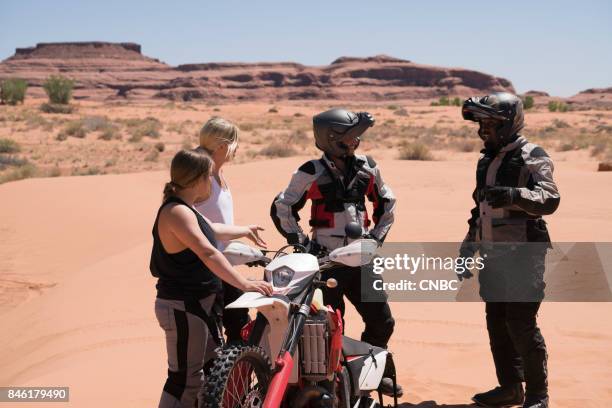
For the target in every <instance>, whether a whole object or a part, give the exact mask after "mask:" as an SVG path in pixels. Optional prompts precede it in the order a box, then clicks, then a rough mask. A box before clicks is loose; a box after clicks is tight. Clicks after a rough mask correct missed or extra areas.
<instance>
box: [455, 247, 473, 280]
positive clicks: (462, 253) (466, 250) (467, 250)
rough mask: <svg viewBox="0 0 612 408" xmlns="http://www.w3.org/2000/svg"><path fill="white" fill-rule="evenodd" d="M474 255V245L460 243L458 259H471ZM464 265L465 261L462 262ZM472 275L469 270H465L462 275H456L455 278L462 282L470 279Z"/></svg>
mask: <svg viewBox="0 0 612 408" xmlns="http://www.w3.org/2000/svg"><path fill="white" fill-rule="evenodd" d="M475 253H476V244H475V242H473V241H463V242H462V243H461V247H460V248H459V258H472V257H473V256H474V254H475ZM463 265H465V261H464V262H463ZM472 276H474V274H473V273H472V272H471V271H470V270H469V269H467V268H466V269H465V270H464V271H463V273H461V274H459V273H458V274H457V278H459V281H460V282H461V281H463V280H464V279H470V278H471V277H472Z"/></svg>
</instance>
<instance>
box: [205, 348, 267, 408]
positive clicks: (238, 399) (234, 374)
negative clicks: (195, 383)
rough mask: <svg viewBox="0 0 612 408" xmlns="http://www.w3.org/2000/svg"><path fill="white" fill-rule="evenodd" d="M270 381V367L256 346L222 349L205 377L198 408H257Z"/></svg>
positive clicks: (261, 403) (260, 349) (264, 354)
mask: <svg viewBox="0 0 612 408" xmlns="http://www.w3.org/2000/svg"><path fill="white" fill-rule="evenodd" d="M271 377H272V366H271V364H270V359H269V358H268V356H267V355H266V353H265V351H264V350H263V349H262V348H261V347H258V346H250V345H249V346H232V347H229V348H227V349H224V350H223V351H222V352H221V353H220V354H219V356H218V357H217V358H216V359H215V361H214V363H213V365H212V367H211V368H210V370H209V371H208V373H207V376H206V382H205V383H204V385H203V386H202V390H201V393H200V403H199V408H259V407H261V406H262V405H263V401H264V399H265V397H266V392H267V390H268V385H269V384H270V379H271Z"/></svg>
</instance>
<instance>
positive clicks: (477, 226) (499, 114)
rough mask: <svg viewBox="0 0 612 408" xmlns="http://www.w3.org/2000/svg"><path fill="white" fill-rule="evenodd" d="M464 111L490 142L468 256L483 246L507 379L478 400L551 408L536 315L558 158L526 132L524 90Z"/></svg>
mask: <svg viewBox="0 0 612 408" xmlns="http://www.w3.org/2000/svg"><path fill="white" fill-rule="evenodd" d="M462 114H463V118H464V119H465V120H470V121H474V122H477V123H478V124H479V130H478V135H479V136H480V138H481V139H482V140H483V141H484V147H485V148H484V149H483V150H482V152H481V153H482V154H481V156H480V159H479V160H478V165H477V168H476V189H475V190H474V193H473V195H472V197H473V199H474V203H475V207H474V208H473V209H472V211H471V214H472V216H471V218H470V219H469V220H468V224H469V231H468V233H467V235H466V237H465V239H464V241H463V244H462V245H461V249H460V256H462V257H472V256H473V255H474V253H475V252H476V251H480V255H481V256H484V257H485V261H484V263H485V267H484V268H483V269H482V270H481V271H480V273H479V283H480V296H481V297H482V299H483V300H484V301H485V302H486V321H487V330H488V332H489V339H490V344H491V352H492V354H493V361H494V363H495V369H496V373H497V379H498V381H499V384H500V386H499V387H497V388H495V389H493V390H491V391H488V392H484V393H481V394H476V395H475V396H474V397H473V400H474V401H475V402H476V403H477V404H479V405H484V406H491V407H497V406H500V407H501V406H507V405H515V404H522V403H524V405H523V407H528V408H546V407H548V382H547V365H546V363H547V352H546V344H545V342H544V338H543V337H542V334H541V332H540V329H539V328H538V326H537V322H536V316H537V313H538V310H539V308H540V303H541V301H542V299H543V298H544V287H545V283H544V269H545V267H544V261H545V257H546V251H547V250H548V249H549V248H550V247H551V245H550V237H549V235H548V231H547V228H546V223H545V222H544V220H543V219H542V216H543V215H549V214H552V213H553V212H554V211H555V210H556V209H557V207H558V205H559V201H560V196H559V192H558V190H557V186H556V184H555V182H554V181H553V177H552V174H553V162H552V160H551V159H550V157H548V155H547V154H546V152H545V151H544V150H543V149H542V148H541V147H539V146H537V145H535V144H533V143H529V142H528V141H527V140H526V139H525V138H524V137H523V136H521V134H520V133H519V132H520V131H521V129H522V128H523V126H524V116H523V104H522V101H521V100H520V99H519V98H518V97H517V96H515V95H512V94H509V93H503V92H500V93H493V94H491V95H488V96H485V97H472V98H469V99H467V100H466V101H465V102H464V104H463V108H462ZM471 276H472V275H471V274H470V273H468V274H464V275H463V276H460V278H462V277H463V278H469V277H471ZM522 382H525V383H526V389H525V391H523V385H522Z"/></svg>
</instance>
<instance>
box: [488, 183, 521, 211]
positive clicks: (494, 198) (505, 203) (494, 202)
mask: <svg viewBox="0 0 612 408" xmlns="http://www.w3.org/2000/svg"><path fill="white" fill-rule="evenodd" d="M519 197H520V194H519V191H518V190H517V189H516V188H513V187H489V188H487V189H486V190H485V198H486V200H487V202H488V203H489V205H490V206H491V207H493V208H502V207H509V206H511V205H512V204H514V203H515V202H516V201H517V200H518V198H519Z"/></svg>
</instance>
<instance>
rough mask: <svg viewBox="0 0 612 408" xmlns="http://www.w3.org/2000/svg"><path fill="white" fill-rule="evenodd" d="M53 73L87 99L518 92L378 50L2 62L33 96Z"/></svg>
mask: <svg viewBox="0 0 612 408" xmlns="http://www.w3.org/2000/svg"><path fill="white" fill-rule="evenodd" d="M51 74H61V75H64V76H67V77H70V78H73V79H74V80H75V81H76V87H75V97H76V98H88V99H108V98H110V99H112V98H155V97H163V98H168V99H172V100H192V99H229V100H258V99H265V100H270V99H341V100H355V99H357V100H386V99H418V98H437V97H439V96H442V95H458V96H468V95H471V94H482V93H485V92H490V91H498V90H507V91H511V92H513V91H514V88H513V86H512V83H511V82H510V81H508V80H507V79H504V78H498V77H495V76H493V75H489V74H485V73H482V72H478V71H473V70H469V69H463V68H442V67H435V66H429V65H422V64H416V63H413V62H411V61H407V60H402V59H398V58H393V57H389V56H386V55H378V56H374V57H368V58H354V57H341V58H338V59H337V60H335V61H333V62H332V63H331V64H329V65H326V66H317V67H315V66H305V65H301V64H297V63H292V62H285V63H202V64H184V65H179V66H176V67H172V66H170V65H167V64H165V63H163V62H160V61H159V60H157V59H154V58H149V57H146V56H144V55H142V53H141V47H140V45H138V44H134V43H107V42H80V43H74V42H72V43H41V44H37V45H36V46H35V47H31V48H18V49H17V50H16V52H15V55H13V56H12V57H10V58H8V59H6V60H4V61H3V62H1V63H0V79H3V78H8V77H20V78H24V79H26V80H27V81H28V83H29V85H30V89H29V90H28V92H29V93H30V94H32V95H40V96H42V95H43V92H42V88H41V85H42V83H43V82H44V80H45V78H47V77H48V76H49V75H51Z"/></svg>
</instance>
